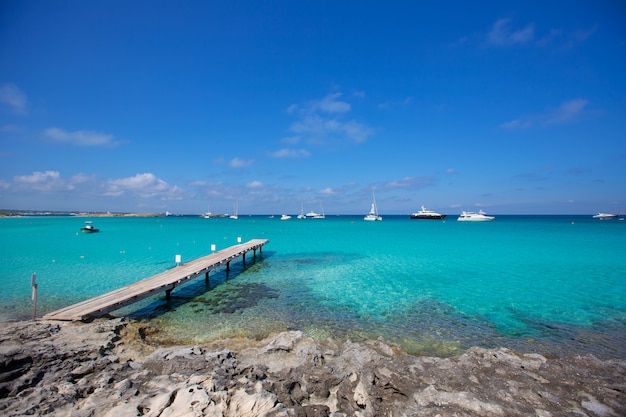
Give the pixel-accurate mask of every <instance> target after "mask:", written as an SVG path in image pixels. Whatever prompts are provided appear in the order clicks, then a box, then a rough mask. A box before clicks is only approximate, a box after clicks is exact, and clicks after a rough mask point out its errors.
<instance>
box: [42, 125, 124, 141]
mask: <svg viewBox="0 0 626 417" xmlns="http://www.w3.org/2000/svg"><path fill="white" fill-rule="evenodd" d="M43 135H44V137H46V138H47V139H50V140H52V141H55V142H60V143H69V144H71V145H76V146H113V145H116V144H117V143H116V142H115V141H114V140H113V135H107V134H103V133H97V132H93V131H88V130H78V131H75V132H67V131H65V130H63V129H59V128H57V127H51V128H48V129H46V130H44V132H43Z"/></svg>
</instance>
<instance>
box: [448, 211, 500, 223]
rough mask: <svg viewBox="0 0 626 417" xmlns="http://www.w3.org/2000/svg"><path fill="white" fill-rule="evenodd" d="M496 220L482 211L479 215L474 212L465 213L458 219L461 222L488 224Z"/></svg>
mask: <svg viewBox="0 0 626 417" xmlns="http://www.w3.org/2000/svg"><path fill="white" fill-rule="evenodd" d="M493 219H495V217H494V216H487V214H486V213H485V212H484V211H482V210H480V211H479V212H478V213H476V212H473V211H463V212H461V215H460V216H459V218H458V219H457V220H458V221H460V222H488V221H491V220H493Z"/></svg>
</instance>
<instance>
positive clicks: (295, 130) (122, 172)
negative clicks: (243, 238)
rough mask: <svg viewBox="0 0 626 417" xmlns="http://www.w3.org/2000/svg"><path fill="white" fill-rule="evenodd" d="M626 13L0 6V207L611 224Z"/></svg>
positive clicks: (606, 9) (625, 194)
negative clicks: (568, 218)
mask: <svg viewBox="0 0 626 417" xmlns="http://www.w3.org/2000/svg"><path fill="white" fill-rule="evenodd" d="M625 74H626V3H624V2H623V1H617V0H615V1H598V2H588V1H553V2H552V1H551V2H545V1H541V2H538V1H520V2H501V1H492V2H491V1H484V2H479V3H476V2H454V1H447V2H418V1H388V2H370V1H345V2H337V1H247V2H243V1H181V2H172V1H141V0H136V1H116V0H111V1H49V0H46V1H37V0H33V1H12V0H5V1H3V2H1V3H0V208H3V209H35V210H77V211H125V212H144V211H148V212H164V211H166V210H168V211H170V212H173V213H179V214H183V213H186V214H193V213H202V212H205V211H207V209H209V210H210V211H212V212H232V211H233V209H234V205H235V202H237V203H238V207H239V214H241V215H245V214H281V213H290V214H297V213H298V212H300V209H301V205H302V206H304V210H305V211H309V210H316V211H319V208H320V205H321V206H322V207H323V209H324V211H325V213H326V214H362V213H366V212H367V211H368V210H369V206H370V202H371V198H372V193H373V192H374V193H375V195H376V200H377V202H378V208H379V211H380V212H381V214H409V213H411V212H414V211H417V210H418V209H419V207H420V206H421V205H425V206H426V207H427V208H431V209H435V210H437V211H440V212H443V213H448V214H456V213H459V212H460V211H461V210H478V209H479V208H480V209H483V210H485V211H487V212H488V213H493V214H560V213H563V214H589V213H595V212H598V211H608V212H621V213H624V212H626V185H625V184H626V182H625V181H626V133H625V132H626V94H625V93H626V82H625V81H626V75H625Z"/></svg>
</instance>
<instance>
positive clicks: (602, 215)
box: [593, 213, 618, 220]
mask: <svg viewBox="0 0 626 417" xmlns="http://www.w3.org/2000/svg"><path fill="white" fill-rule="evenodd" d="M616 217H618V215H617V214H611V213H598V214H595V215H594V216H593V218H594V219H600V220H611V219H615V218H616Z"/></svg>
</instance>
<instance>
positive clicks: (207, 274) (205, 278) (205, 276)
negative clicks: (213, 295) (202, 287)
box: [204, 271, 211, 285]
mask: <svg viewBox="0 0 626 417" xmlns="http://www.w3.org/2000/svg"><path fill="white" fill-rule="evenodd" d="M204 282H206V283H207V285H210V284H211V283H210V282H209V271H206V273H205V274H204Z"/></svg>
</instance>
